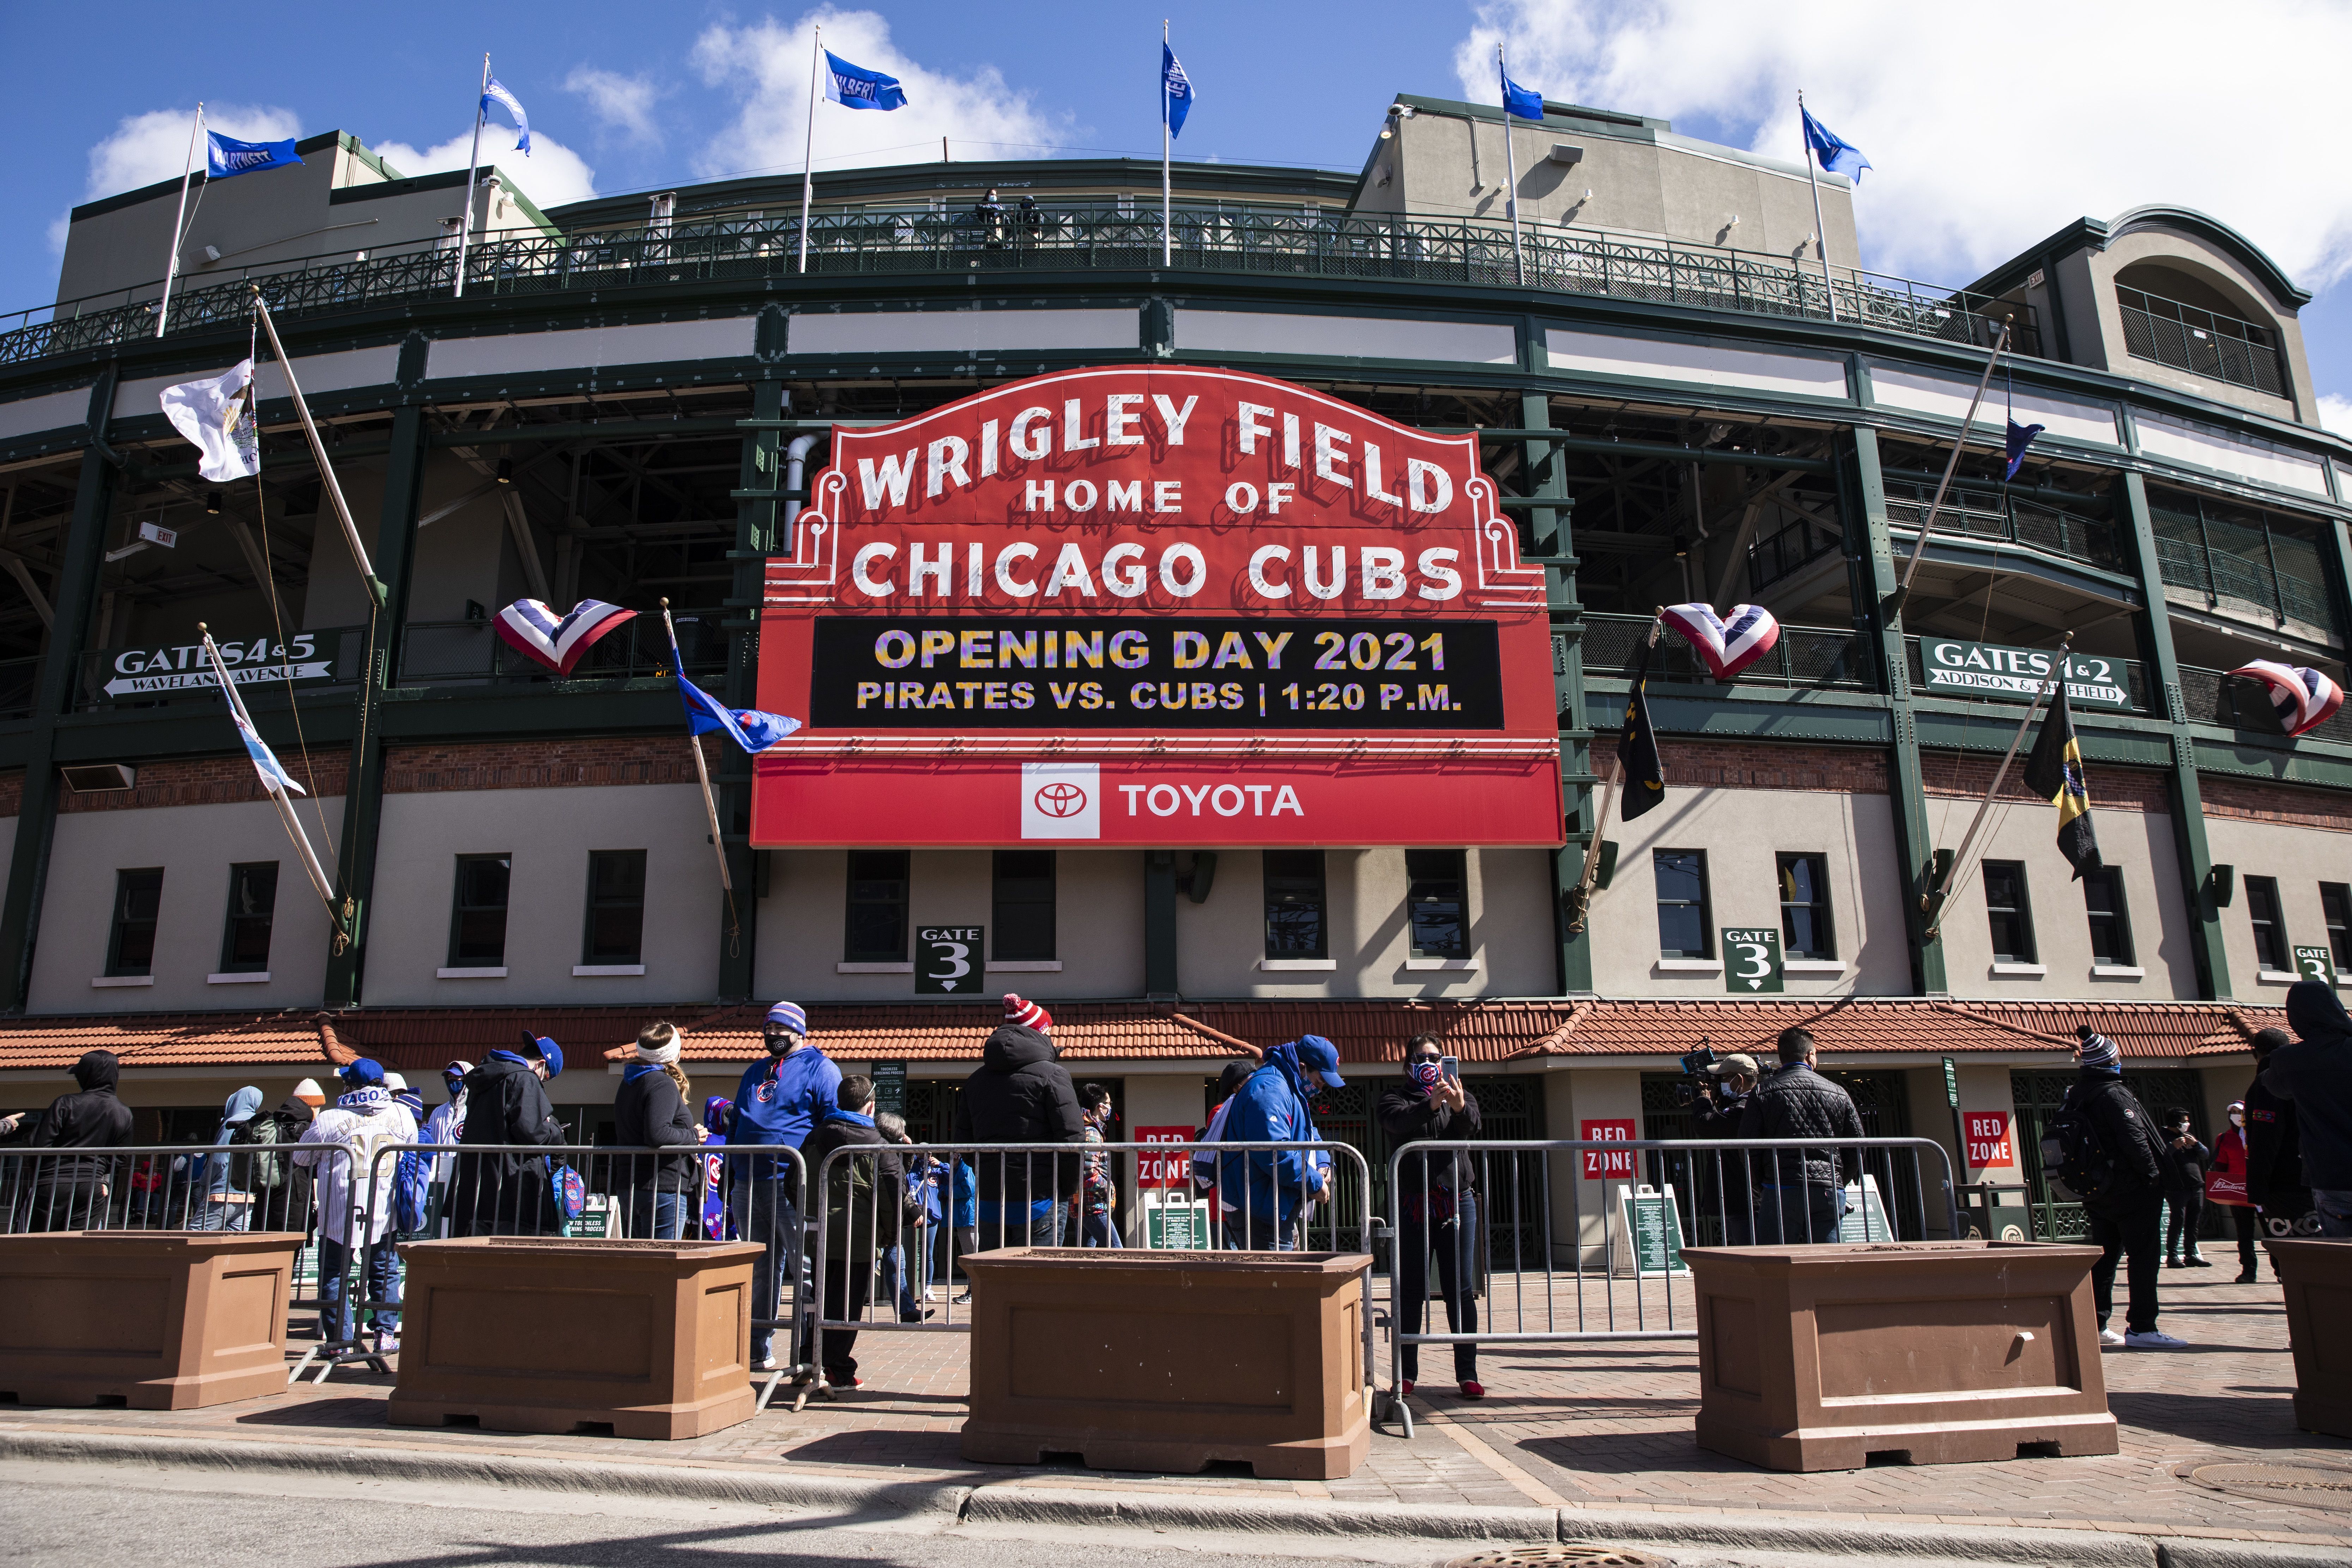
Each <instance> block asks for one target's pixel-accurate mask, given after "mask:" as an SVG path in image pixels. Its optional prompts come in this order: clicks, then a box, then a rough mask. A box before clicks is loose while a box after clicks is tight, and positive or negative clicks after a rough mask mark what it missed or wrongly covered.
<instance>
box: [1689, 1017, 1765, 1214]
mask: <svg viewBox="0 0 2352 1568" xmlns="http://www.w3.org/2000/svg"><path fill="white" fill-rule="evenodd" d="M1756 1076H1757V1075H1756V1058H1754V1057H1751V1056H1749V1055H1748V1054H1747V1053H1746V1052H1745V1051H1734V1052H1733V1053H1732V1054H1731V1055H1729V1056H1727V1057H1725V1058H1721V1059H1720V1060H1718V1061H1715V1062H1711V1063H1709V1064H1708V1065H1707V1066H1706V1067H1705V1068H1700V1069H1699V1077H1698V1083H1697V1085H1696V1089H1695V1091H1694V1093H1693V1094H1692V1096H1691V1120H1692V1122H1693V1124H1694V1125H1693V1128H1692V1131H1691V1136H1692V1138H1694V1139H1696V1140H1698V1141H1701V1142H1717V1143H1727V1142H1732V1141H1733V1140H1735V1139H1737V1138H1738V1136H1739V1121H1740V1118H1741V1117H1743V1116H1745V1115H1746V1114H1747V1113H1748V1097H1749V1096H1750V1095H1752V1094H1754V1093H1755V1092H1756ZM1697 1158H1698V1159H1700V1160H1701V1162H1702V1163H1701V1165H1700V1168H1699V1172H1698V1212H1699V1213H1700V1214H1702V1215H1707V1214H1711V1215H1716V1216H1717V1217H1718V1218H1720V1219H1721V1220H1722V1221H1723V1245H1724V1246H1726V1247H1748V1246H1752V1245H1753V1244H1754V1242H1755V1240H1756V1213H1755V1207H1756V1205H1755V1203H1754V1201H1753V1198H1752V1196H1751V1194H1752V1193H1753V1191H1754V1187H1755V1184H1754V1183H1753V1182H1752V1181H1751V1180H1750V1179H1749V1176H1748V1155H1747V1153H1746V1152H1744V1151H1740V1150H1727V1151H1718V1152H1717V1153H1715V1154H1712V1155H1701V1156H1697Z"/></svg>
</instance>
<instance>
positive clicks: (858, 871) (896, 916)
mask: <svg viewBox="0 0 2352 1568" xmlns="http://www.w3.org/2000/svg"><path fill="white" fill-rule="evenodd" d="M841 956H842V959H843V961H844V962H845V963H905V962H906V960H907V851H905V850H904V849H853V850H851V851H850V852H849V917H848V920H847V921H845V935H844V938H843V943H842V953H841Z"/></svg>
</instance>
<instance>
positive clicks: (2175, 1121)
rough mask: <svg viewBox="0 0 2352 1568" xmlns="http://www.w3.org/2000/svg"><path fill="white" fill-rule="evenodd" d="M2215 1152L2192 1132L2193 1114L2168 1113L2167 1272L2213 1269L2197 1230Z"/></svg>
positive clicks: (2165, 1158) (2165, 1135)
mask: <svg viewBox="0 0 2352 1568" xmlns="http://www.w3.org/2000/svg"><path fill="white" fill-rule="evenodd" d="M2212 1163H2213V1151H2212V1150H2210V1149H2209V1148H2207V1147H2206V1146H2205V1141H2204V1140H2203V1139H2201V1138H2200V1137H2198V1136H2197V1134H2195V1133H2194V1132H2191V1131H2189V1112H2188V1111H2186V1110H2182V1109H2180V1108H2179V1106H2174V1107H2173V1108H2172V1109H2170V1110H2167V1111H2166V1112H2165V1113H2164V1201H2165V1205H2166V1207H2167V1211H2168V1215H2169V1218H2168V1221H2167V1223H2166V1226H2165V1232H2164V1266H2165V1267H2166V1268H2212V1267H2213V1265H2212V1264H2210V1263H2209V1262H2207V1261H2206V1258H2205V1254H2204V1253H2202V1252H2201V1251H2200V1250H2198V1247H2197V1226H2198V1223H2199V1221H2200V1220H2201V1219H2202V1218H2203V1217H2204V1214H2205V1170H2206V1167H2207V1166H2209V1165H2210V1164H2212Z"/></svg>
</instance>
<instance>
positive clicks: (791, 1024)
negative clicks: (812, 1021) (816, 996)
mask: <svg viewBox="0 0 2352 1568" xmlns="http://www.w3.org/2000/svg"><path fill="white" fill-rule="evenodd" d="M768 1029H769V1031H770V1032H772V1033H783V1032H785V1031H790V1032H791V1033H793V1034H795V1035H798V1036H800V1037H802V1038H803V1039H805V1038H807V1037H808V1015H807V1014H806V1013H804V1012H803V1011H801V1005H800V1004H799V1003H797V1002H779V1003H777V1004H776V1005H774V1006H772V1007H771V1008H769V1009H768Z"/></svg>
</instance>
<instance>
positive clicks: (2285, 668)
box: [2230, 658, 2344, 735]
mask: <svg viewBox="0 0 2352 1568" xmlns="http://www.w3.org/2000/svg"><path fill="white" fill-rule="evenodd" d="M2230 673H2231V675H2234V676H2239V677H2241V678H2242V679H2247V680H2259V681H2261V682H2262V683H2263V685H2264V686H2266V687H2268V688H2269V689H2270V696H2271V710H2272V711H2273V712H2274V713H2276V714H2277V715H2278V721H2279V727H2280V728H2281V729H2283V730H2284V731H2286V732H2287V733H2288V734H2289V735H2300V734H2302V733H2304V732H2305V731H2307V730H2315V729H2317V728H2318V727H2319V726H2320V725H2322V724H2325V723H2326V722H2327V721H2328V720H2330V719H2332V718H2334V717H2335V715H2336V710H2337V709H2338V708H2341V707H2343V706H2344V689H2343V688H2342V687H2341V686H2338V685H2336V682H2335V681H2333V680H2331V679H2328V678H2327V677H2326V676H2325V675H2322V674H2321V673H2320V672H2319V671H2318V670H2315V669H2312V668H2308V667H2307V666H2304V665H2286V664H2281V663H2279V662H2278V661H2277V660H2276V659H2269V658H2258V659H2256V660H2254V661H2253V662H2252V664H2242V665H2240V666H2239V667H2238V668H2235V669H2233V670H2231V671H2230Z"/></svg>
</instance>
